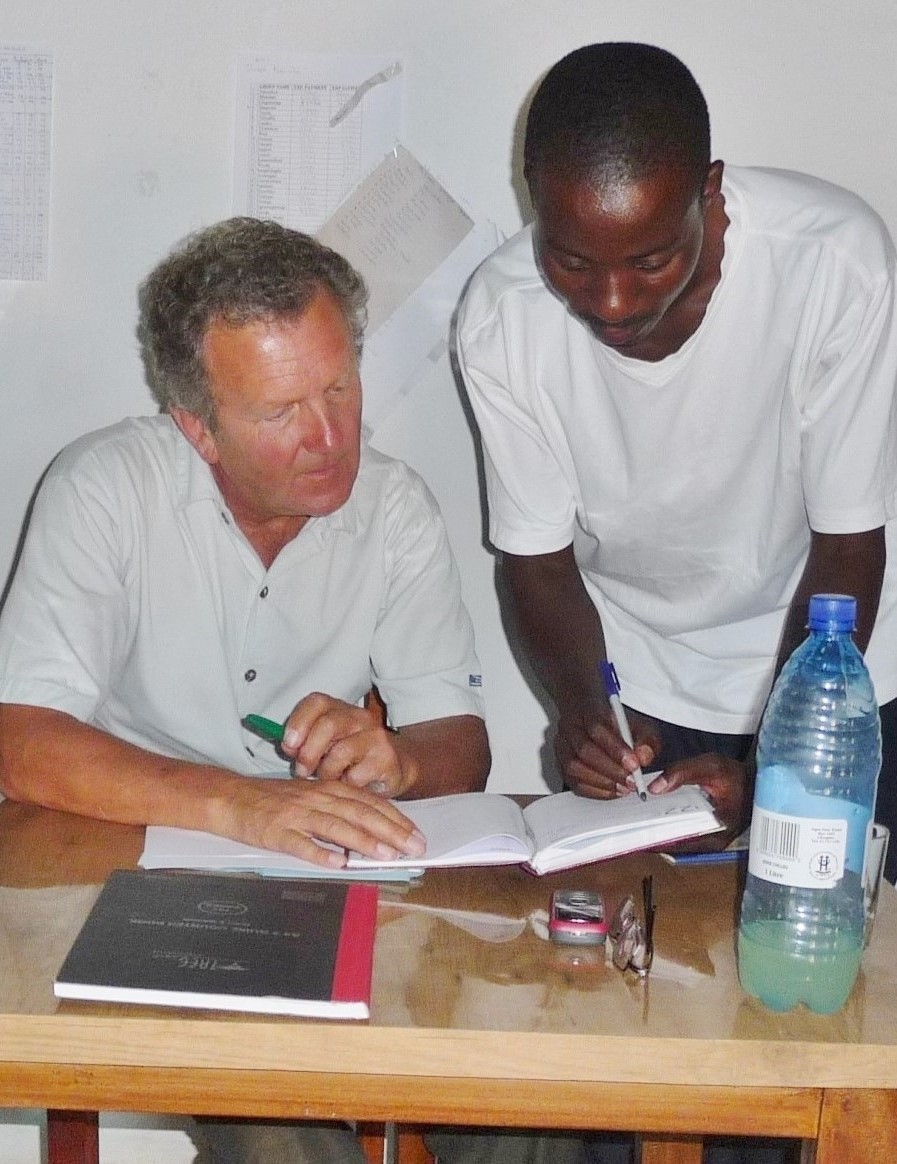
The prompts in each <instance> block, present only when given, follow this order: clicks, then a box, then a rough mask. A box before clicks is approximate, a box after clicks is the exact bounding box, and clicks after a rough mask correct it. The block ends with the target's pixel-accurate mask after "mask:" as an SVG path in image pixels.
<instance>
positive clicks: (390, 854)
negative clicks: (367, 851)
mask: <svg viewBox="0 0 897 1164" xmlns="http://www.w3.org/2000/svg"><path fill="white" fill-rule="evenodd" d="M376 852H377V856H378V857H382V858H383V860H384V861H394V860H395V859H396V857H398V856H399V854H398V853H397V852H396V850H395V849H394V848H392V846H391V845H387V844H385V843H384V842H383V841H378V842H377V845H376Z"/></svg>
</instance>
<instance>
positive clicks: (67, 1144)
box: [47, 1108, 100, 1164]
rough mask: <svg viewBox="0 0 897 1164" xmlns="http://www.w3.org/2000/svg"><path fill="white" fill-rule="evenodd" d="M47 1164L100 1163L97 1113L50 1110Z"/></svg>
mask: <svg viewBox="0 0 897 1164" xmlns="http://www.w3.org/2000/svg"><path fill="white" fill-rule="evenodd" d="M47 1164H100V1118H99V1115H98V1114H97V1112H95V1111H61V1110H59V1109H58V1108H53V1109H50V1110H48V1111H47Z"/></svg>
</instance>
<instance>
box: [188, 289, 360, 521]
mask: <svg viewBox="0 0 897 1164" xmlns="http://www.w3.org/2000/svg"><path fill="white" fill-rule="evenodd" d="M203 359H204V362H205V367H206V370H207V373H208V378H209V385H210V388H211V393H212V397H213V399H214V401H215V410H216V421H215V426H214V430H212V429H209V428H208V427H207V426H206V425H203V424H201V422H199V421H197V420H196V418H192V425H193V435H191V433H190V432H186V430H184V431H185V434H186V435H187V436H188V439H189V440H190V441H191V443H192V444H193V445H194V447H195V448H196V449H197V451H198V452H199V453H200V455H201V456H202V457H203V459H204V460H206V461H207V462H208V463H209V464H210V465H211V466H212V471H213V473H214V474H215V478H216V480H217V482H218V485H219V487H220V489H221V492H222V494H223V495H224V498H225V500H226V501H227V503H228V505H229V506H230V508H231V510H232V512H233V514H234V516H235V517H236V519H237V522H238V523H239V524H240V525H241V526H243V527H244V528H245V527H246V526H247V525H248V526H251V527H260V526H264V525H265V524H266V523H270V522H274V523H277V522H278V521H283V519H286V523H285V524H286V525H287V526H289V525H290V524H291V522H294V519H300V520H299V521H298V522H295V526H296V529H297V530H298V528H301V526H302V525H303V524H304V523H305V520H307V519H308V518H309V517H320V516H323V515H325V514H328V513H333V512H334V511H335V510H337V509H339V508H340V506H342V505H343V504H345V502H346V501H347V500H348V498H349V494H350V493H351V492H352V486H353V485H354V483H355V478H356V476H357V473H358V463H359V456H360V436H361V383H360V380H359V376H358V362H357V359H356V355H355V345H354V343H353V340H352V335H351V332H350V330H349V326H348V324H347V323H346V319H345V316H344V315H343V312H342V310H341V308H340V306H339V304H338V303H337V301H336V300H335V299H334V298H333V296H332V295H331V294H330V293H329V292H327V291H320V292H318V294H317V295H316V296H315V297H314V299H312V301H311V303H310V304H309V305H308V307H307V308H306V309H305V311H304V312H303V313H302V314H301V315H298V316H293V317H285V318H277V319H273V320H266V321H255V322H250V323H246V324H242V325H239V326H236V327H234V326H229V325H228V324H226V323H224V322H221V321H217V322H215V323H213V324H212V325H211V326H210V327H209V328H208V330H207V332H206V335H205V340H204V343H203ZM175 419H177V420H178V423H179V424H181V427H182V429H183V428H184V425H183V423H182V421H183V415H182V417H181V418H180V419H179V418H178V417H175ZM197 426H198V427H197ZM294 532H295V531H294Z"/></svg>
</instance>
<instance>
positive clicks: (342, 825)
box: [302, 784, 426, 861]
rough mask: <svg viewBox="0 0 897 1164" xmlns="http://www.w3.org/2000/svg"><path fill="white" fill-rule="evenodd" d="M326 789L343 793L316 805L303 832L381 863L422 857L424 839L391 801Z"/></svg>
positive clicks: (346, 789)
mask: <svg viewBox="0 0 897 1164" xmlns="http://www.w3.org/2000/svg"><path fill="white" fill-rule="evenodd" d="M319 787H321V786H319ZM327 787H329V788H333V789H334V790H337V789H339V790H341V791H340V793H339V794H338V795H334V796H332V797H331V798H329V799H327V800H323V799H322V800H321V801H319V802H317V803H316V804H315V806H314V807H313V808H312V809H311V810H310V811H309V813H308V814H307V816H306V817H305V819H304V820H303V822H302V831H303V832H306V831H308V832H310V833H312V835H313V836H315V837H320V838H321V839H322V840H327V841H331V842H333V843H334V844H337V845H340V846H342V847H343V848H346V849H351V850H354V851H356V852H359V853H363V854H364V855H365V856H366V857H373V858H376V859H379V860H387V861H389V860H393V859H395V858H396V857H402V856H408V857H420V856H422V855H423V853H424V852H425V849H426V841H425V838H424V837H423V836H422V835H421V833H420V832H419V831H418V830H417V829H416V827H415V826H414V824H413V822H412V821H410V820H409V819H408V817H406V816H405V815H404V814H403V813H401V812H399V810H398V809H397V808H396V807H395V806H394V805H393V804H392V803H391V802H390V801H388V800H382V799H380V798H379V797H376V796H373V795H372V794H371V793H368V792H365V791H364V790H363V789H354V788H351V787H349V786H348V785H345V784H332V785H328V786H327Z"/></svg>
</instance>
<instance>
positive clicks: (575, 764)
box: [555, 708, 661, 800]
mask: <svg viewBox="0 0 897 1164" xmlns="http://www.w3.org/2000/svg"><path fill="white" fill-rule="evenodd" d="M627 719H628V720H629V726H630V728H631V729H632V738H633V741H634V743H635V747H634V749H633V748H630V747H628V745H627V744H625V743H624V742H623V739H622V737H621V736H620V733H619V730H618V729H617V725H616V723H615V722H614V718H613V715H612V714H611V711H610V709H609V708H608V709H607V710H606V711H604V712H599V711H578V712H575V713H573V714H568V715H561V717H560V719H559V721H558V734H557V739H556V740H555V754H556V755H557V760H558V764H559V765H560V769H561V772H562V773H563V776H564V780H565V782H566V784H567V785H568V786H569V787H570V788H572V789H573V791H574V792H575V793H577V795H579V796H589V797H593V798H595V799H597V800H611V799H613V798H614V797H615V796H624V795H625V794H626V793H627V792H631V791H632V789H633V787H634V785H633V783H632V781H631V779H630V777H631V774H632V773H633V772H634V771H635V769H636V768H637V767H641V768H643V769H646V768H650V766H651V765H652V764H653V763H654V760H655V758H656V757H657V756H658V754H659V753H660V744H661V740H660V732H659V731H658V730H657V725H656V724H655V722H654V721H653V720H652V719H650V718H649V717H648V716H644V715H639V714H638V713H637V712H628V713H627Z"/></svg>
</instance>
